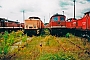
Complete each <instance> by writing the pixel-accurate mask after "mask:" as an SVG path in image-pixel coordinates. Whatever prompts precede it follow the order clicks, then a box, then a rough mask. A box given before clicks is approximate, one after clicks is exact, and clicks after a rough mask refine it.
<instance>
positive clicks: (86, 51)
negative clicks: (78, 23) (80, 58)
mask: <svg viewBox="0 0 90 60" xmlns="http://www.w3.org/2000/svg"><path fill="white" fill-rule="evenodd" d="M56 41H57V42H58V43H59V44H60V42H59V40H56ZM67 41H69V42H70V43H71V44H73V45H75V46H76V47H78V48H79V49H81V50H83V52H84V53H86V54H88V55H90V51H88V50H86V49H85V48H82V47H81V46H79V45H77V44H75V43H74V42H72V41H70V40H68V39H67ZM59 47H61V48H62V49H63V50H64V51H66V50H65V48H64V47H63V46H62V44H60V46H59Z"/></svg>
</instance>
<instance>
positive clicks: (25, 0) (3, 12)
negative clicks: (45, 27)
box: [0, 0, 90, 22]
mask: <svg viewBox="0 0 90 60" xmlns="http://www.w3.org/2000/svg"><path fill="white" fill-rule="evenodd" d="M89 5H90V1H89V0H83V1H82V0H76V17H77V18H79V17H80V16H81V17H82V16H83V13H84V12H86V11H90V9H89V8H90V6H89ZM0 6H1V7H2V8H0V17H5V18H8V19H11V20H19V21H20V22H23V15H22V14H23V13H22V10H24V11H25V13H24V14H25V19H27V18H28V17H30V16H38V17H40V18H41V20H42V21H43V22H44V16H45V22H49V19H50V17H51V16H52V15H53V14H55V13H59V14H62V13H63V12H62V11H64V12H65V15H66V17H67V18H71V17H73V0H68V1H67V0H0Z"/></svg>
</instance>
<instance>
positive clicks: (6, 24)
mask: <svg viewBox="0 0 90 60" xmlns="http://www.w3.org/2000/svg"><path fill="white" fill-rule="evenodd" d="M22 28H23V27H21V23H20V22H16V21H11V20H7V19H4V18H0V32H4V31H8V32H10V31H12V30H14V31H16V30H19V29H22Z"/></svg>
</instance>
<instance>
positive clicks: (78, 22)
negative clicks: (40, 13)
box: [46, 11, 90, 36]
mask: <svg viewBox="0 0 90 60" xmlns="http://www.w3.org/2000/svg"><path fill="white" fill-rule="evenodd" d="M65 18H66V16H64V15H60V14H55V15H53V16H52V17H51V18H50V22H49V24H48V25H46V27H47V28H49V30H50V33H51V34H52V35H60V34H66V33H67V32H73V33H74V34H78V35H84V34H86V33H87V34H88V35H89V36H90V11H89V12H86V13H85V14H84V16H83V17H82V18H81V19H74V18H70V19H67V20H65Z"/></svg>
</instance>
